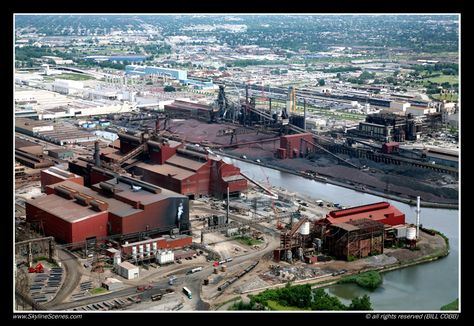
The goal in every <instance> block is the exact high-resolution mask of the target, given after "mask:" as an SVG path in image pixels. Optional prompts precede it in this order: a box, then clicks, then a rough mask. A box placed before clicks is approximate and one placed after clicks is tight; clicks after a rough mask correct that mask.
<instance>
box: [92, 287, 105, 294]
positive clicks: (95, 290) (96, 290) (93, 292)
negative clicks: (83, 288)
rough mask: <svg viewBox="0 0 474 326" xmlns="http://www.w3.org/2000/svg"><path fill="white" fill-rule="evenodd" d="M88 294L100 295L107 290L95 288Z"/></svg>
mask: <svg viewBox="0 0 474 326" xmlns="http://www.w3.org/2000/svg"><path fill="white" fill-rule="evenodd" d="M89 292H90V294H101V293H104V292H107V290H106V289H104V288H95V289H92V290H90V291H89Z"/></svg>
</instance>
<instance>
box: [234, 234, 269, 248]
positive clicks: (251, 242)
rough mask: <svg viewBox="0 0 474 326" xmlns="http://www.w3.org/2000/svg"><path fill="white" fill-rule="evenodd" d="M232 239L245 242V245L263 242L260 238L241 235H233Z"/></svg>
mask: <svg viewBox="0 0 474 326" xmlns="http://www.w3.org/2000/svg"><path fill="white" fill-rule="evenodd" d="M234 240H237V241H239V242H240V243H242V244H245V245H247V246H255V245H259V244H261V243H262V242H263V241H260V240H255V239H252V238H250V237H242V236H239V237H235V238H234Z"/></svg>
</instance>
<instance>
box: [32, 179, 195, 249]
mask: <svg viewBox="0 0 474 326" xmlns="http://www.w3.org/2000/svg"><path fill="white" fill-rule="evenodd" d="M45 192H46V194H47V195H46V196H42V197H38V198H36V199H33V200H28V201H27V202H26V220H27V222H30V223H33V224H41V225H42V228H43V229H44V232H45V235H47V236H53V237H55V239H56V240H57V241H58V242H62V243H80V242H83V241H86V240H87V239H90V238H94V237H95V238H96V239H100V238H102V239H103V238H104V237H108V236H111V235H127V234H139V233H141V232H146V233H147V234H148V235H152V234H166V233H168V234H187V233H189V230H190V224H189V199H188V197H186V196H183V195H181V194H178V193H175V192H172V191H169V190H167V189H163V188H160V187H157V186H154V185H151V184H148V183H146V182H142V181H139V180H135V179H133V178H130V177H125V176H118V177H117V178H114V179H111V180H108V181H103V182H99V183H97V184H94V185H92V188H87V187H85V186H83V185H81V184H78V183H76V182H73V181H69V180H66V181H62V182H59V183H55V184H50V185H47V186H46V187H45ZM189 238H190V237H189ZM190 239H191V238H190Z"/></svg>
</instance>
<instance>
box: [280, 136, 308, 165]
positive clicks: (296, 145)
mask: <svg viewBox="0 0 474 326" xmlns="http://www.w3.org/2000/svg"><path fill="white" fill-rule="evenodd" d="M313 142H314V141H313V135H312V134H311V133H301V134H295V135H285V136H281V137H280V148H278V150H277V156H278V158H281V159H285V158H296V157H300V156H302V155H306V154H307V153H308V152H309V151H310V150H313V148H314V146H313V145H311V143H313Z"/></svg>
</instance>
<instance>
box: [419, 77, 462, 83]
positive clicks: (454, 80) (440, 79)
mask: <svg viewBox="0 0 474 326" xmlns="http://www.w3.org/2000/svg"><path fill="white" fill-rule="evenodd" d="M423 81H430V82H432V83H438V84H442V83H446V82H447V83H450V84H451V85H453V84H459V76H458V75H441V76H438V77H429V78H424V79H423Z"/></svg>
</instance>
